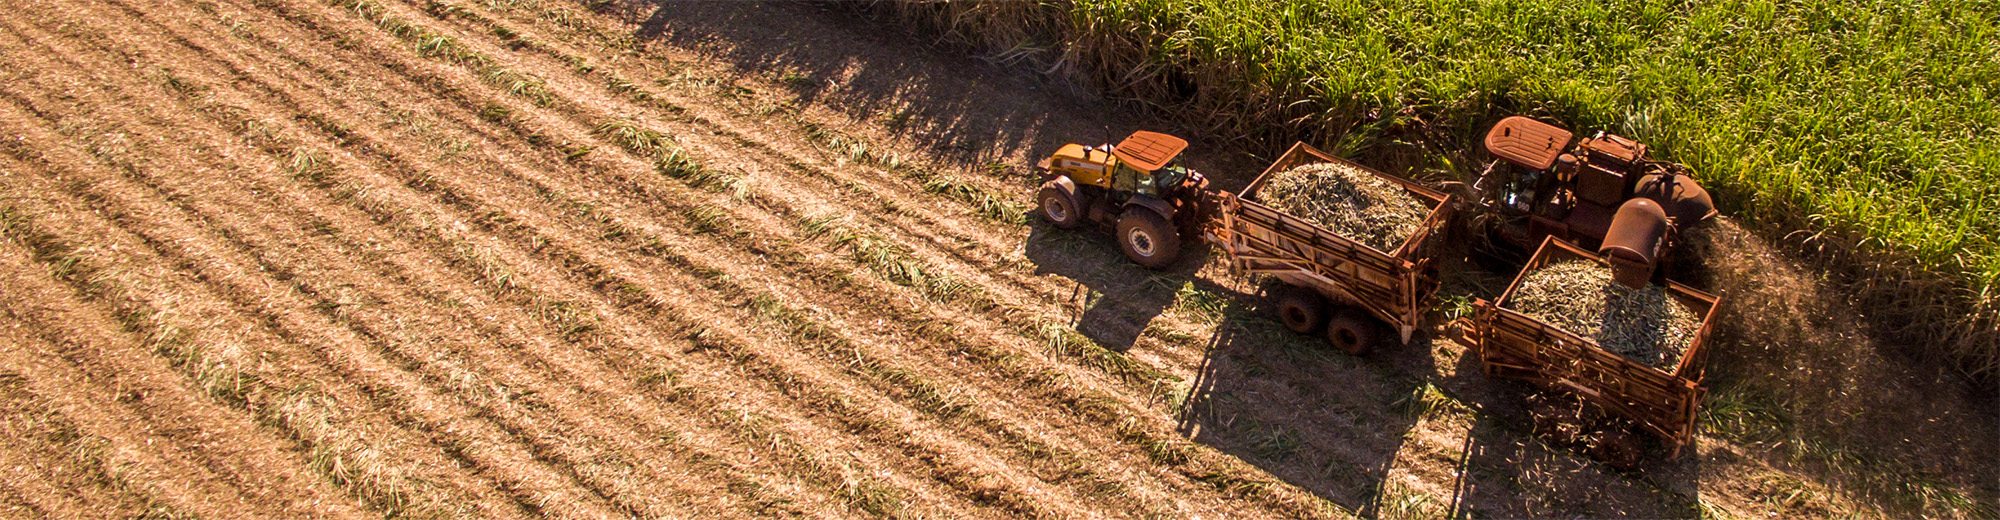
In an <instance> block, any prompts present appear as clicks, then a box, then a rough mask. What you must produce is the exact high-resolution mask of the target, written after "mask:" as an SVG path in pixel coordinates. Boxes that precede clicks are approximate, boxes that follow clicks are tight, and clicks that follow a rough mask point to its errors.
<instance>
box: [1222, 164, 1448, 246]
mask: <svg viewBox="0 0 2000 520" xmlns="http://www.w3.org/2000/svg"><path fill="white" fill-rule="evenodd" d="M1265 182H1266V184H1265V185H1264V188H1263V190H1262V193H1261V194H1260V198H1262V199H1263V202H1264V203H1265V204H1267V205H1270V206H1271V207H1272V208H1274V209H1277V210H1278V211H1283V212H1285V213H1286V214H1290V215H1292V216H1296V217H1299V218H1303V219H1306V220H1310V221H1313V222H1315V223H1318V224H1319V225H1320V226H1321V227H1324V228H1326V229H1327V230H1328V231H1332V232H1334V233H1337V234H1339V235H1340V236H1344V237H1348V238H1352V239H1356V240H1359V241H1361V243H1363V244H1368V245H1369V246H1370V247H1374V248H1375V249H1379V250H1382V251H1395V250H1396V248H1397V247H1399V246H1402V245H1403V242H1404V241H1406V240H1409V239H1410V235H1411V234H1412V233H1415V232H1416V230H1417V226H1419V225H1422V224H1423V222H1424V217H1425V216H1426V215H1427V214H1428V213H1429V211H1428V208H1425V207H1424V205H1423V203H1421V202H1418V201H1417V198H1416V197H1413V196H1411V195H1410V193H1409V191H1408V190H1405V189H1404V188H1403V187H1402V186H1401V185H1399V184H1396V183H1394V182H1390V181H1388V180H1386V179H1383V178H1382V177H1381V176H1378V175H1375V174H1373V173H1369V172H1367V171H1365V170H1362V169H1360V168H1355V167H1353V166H1349V165H1345V164H1337V163H1321V164H1309V165H1305V166H1300V167H1297V168H1292V169H1289V170H1285V171H1281V172H1278V173H1276V174H1273V175H1272V176H1271V178H1270V179H1269V180H1267V181H1265Z"/></svg>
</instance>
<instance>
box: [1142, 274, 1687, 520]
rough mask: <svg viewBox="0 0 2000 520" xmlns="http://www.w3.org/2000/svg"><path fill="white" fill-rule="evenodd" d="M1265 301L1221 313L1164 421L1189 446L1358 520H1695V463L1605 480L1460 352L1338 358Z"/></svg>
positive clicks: (1431, 348)
mask: <svg viewBox="0 0 2000 520" xmlns="http://www.w3.org/2000/svg"><path fill="white" fill-rule="evenodd" d="M1488 285H1495V284H1488ZM1272 287H1273V286H1272V285H1270V284H1268V283H1267V284H1266V285H1264V286H1263V287H1262V288H1261V289H1260V290H1259V291H1258V292H1257V293H1256V294H1242V293H1238V294H1237V295H1236V297H1234V298H1232V299H1231V301H1230V302H1229V303H1228V304H1226V305H1225V306H1224V309H1223V311H1222V313H1223V319H1222V320H1221V321H1220V322H1219V323H1218V326H1217V329H1216V330H1215V334H1214V336H1213V339H1212V340H1211V341H1210V342H1209V344H1208V345H1207V346H1206V351H1205V354H1204V356H1203V359H1202V361H1201V364H1200V366H1199V368H1198V370H1196V372H1195V376H1194V378H1193V380H1192V382H1191V384H1190V387H1189V389H1188V392H1187V395H1186V398H1185V400H1184V401H1182V402H1181V403H1180V405H1179V407H1178V409H1177V410H1176V418H1177V420H1178V423H1179V426H1180V429H1181V431H1182V433H1183V434H1184V435H1186V436H1187V437H1189V438H1190V439H1192V440H1194V441H1196V442H1200V443H1202V444H1205V445H1208V446H1211V447H1213V448H1215V449H1217V450H1219V451H1222V452H1224V453H1227V454H1229V455H1231V456H1234V457H1236V458H1238V459H1240V460H1242V461H1244V462H1247V463H1249V464H1252V465H1254V466H1257V467H1258V468H1261V469H1263V470H1264V471H1266V472H1268V473H1270V474H1271V475H1274V476H1277V477H1279V478H1281V479H1283V480H1285V481H1286V482H1287V483H1290V484H1292V485H1295V486H1298V487H1299V488H1301V489H1304V490H1306V491H1308V492H1311V493H1313V494H1315V495H1317V496H1319V497H1320V498H1322V499H1325V500H1327V501H1329V502H1332V503H1333V504H1335V505H1337V506H1339V507H1341V508H1342V509H1345V510H1347V511H1349V512H1351V513H1353V514H1355V515H1357V516H1360V517H1363V518H1473V517H1478V518H1491V517H1499V518H1540V517H1579V516H1581V517H1589V518H1662V517H1690V516H1696V515H1697V512H1696V511H1695V510H1694V507H1695V503H1694V501H1693V500H1692V499H1688V498H1684V497H1692V496H1696V488H1697V483H1698V480H1697V477H1698V476H1699V474H1700V468H1701V464H1700V461H1699V460H1698V458H1696V457H1682V458H1679V459H1673V460H1668V459H1667V457H1666V456H1665V453H1663V452H1657V453H1654V454H1652V457H1651V459H1649V461H1648V466H1647V467H1646V468H1645V469H1642V470H1641V471H1640V472H1637V473H1620V472H1617V471H1615V470H1612V469H1610V468H1608V467H1606V466H1603V465H1602V464H1599V463H1596V462H1594V461H1591V460H1590V459H1589V458H1588V457H1586V456H1584V455H1583V454H1581V453H1579V452H1578V451H1576V449H1575V448H1573V447H1570V446H1562V445H1555V444H1552V443H1551V441H1548V440H1546V439H1545V438H1544V437H1542V436H1538V435H1536V434H1535V432H1534V422H1533V420H1532V418H1531V417H1530V415H1529V413H1528V411H1527V409H1526V406H1525V405H1524V403H1525V402H1527V400H1528V398H1529V397H1530V396H1531V394H1533V393H1534V392H1535V391H1534V390H1533V389H1532V388H1531V387H1529V386H1527V385H1524V384H1520V383H1515V382H1510V381H1496V380H1492V379H1489V378H1487V377H1486V376H1485V375H1484V374H1483V373H1481V371H1480V366H1479V362H1478V359H1477V357H1476V356H1473V355H1469V354H1467V352H1466V351H1465V350H1464V349H1463V348H1462V347H1460V346H1459V345H1457V344H1455V343H1451V342H1449V340H1446V339H1443V338H1438V337H1435V336H1433V335H1431V334H1430V333H1429V332H1428V331H1424V332H1419V334H1418V335H1417V337H1416V338H1414V339H1413V341H1412V342H1411V343H1410V344H1408V345H1400V344H1397V341H1396V340H1395V339H1394V336H1393V335H1386V337H1385V338H1384V339H1383V340H1382V342H1381V343H1380V344H1378V345H1376V346H1375V351H1374V352H1373V353H1371V354H1368V355H1366V356H1362V357H1356V356H1350V355H1348V354H1346V353H1343V352H1340V351H1338V350H1335V349H1333V348H1332V347H1331V346H1330V345H1328V344H1326V343H1325V342H1324V341H1323V340H1321V339H1320V338H1318V337H1316V336H1302V335H1299V334H1295V333H1292V332H1291V331H1289V330H1287V329H1284V328H1283V327H1282V326H1281V325H1279V324H1278V322H1277V321H1276V320H1275V319H1274V318H1272V317H1271V316H1272V314H1271V311H1270V310H1268V309H1266V308H1264V307H1266V306H1267V305H1268V302H1269V301H1270V298H1269V297H1268V293H1269V292H1270V289H1271V288H1272ZM1497 288H1504V284H1497ZM1458 290H1459V291H1461V292H1464V293H1466V294H1465V295H1468V296H1485V297H1491V296H1492V295H1489V294H1484V293H1480V292H1479V291H1478V290H1475V289H1458ZM1494 292H1497V289H1495V290H1494ZM1656 451H1657V450H1656ZM1440 483H1447V484H1446V485H1448V486H1449V487H1440Z"/></svg>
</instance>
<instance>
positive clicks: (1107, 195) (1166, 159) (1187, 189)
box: [1035, 131, 1208, 269]
mask: <svg viewBox="0 0 2000 520" xmlns="http://www.w3.org/2000/svg"><path fill="white" fill-rule="evenodd" d="M1186 149H1187V141H1186V140H1184V139H1181V138H1178V137H1174V136H1171V135H1167V134H1162V133H1158V132H1146V131H1140V132H1133V133H1132V135H1131V136H1130V137H1126V138H1125V140H1124V141H1120V142H1119V143H1118V144H1116V145H1112V144H1102V145H1098V146H1084V145H1080V144H1074V143H1072V144H1067V145H1063V147H1062V148H1060V149H1057V150H1056V153H1055V154H1053V155H1050V156H1049V158H1047V159H1043V160H1042V161H1041V162H1040V163H1038V164H1036V167H1037V168H1039V169H1041V170H1042V171H1043V172H1044V173H1043V176H1044V181H1043V182H1042V187H1041V190H1040V191H1039V192H1038V193H1036V194H1035V201H1036V203H1037V204H1039V205H1040V207H1041V213H1042V216H1043V217H1045V218H1047V219H1048V220H1049V222H1050V223H1052V224H1054V225H1055V226H1056V227H1058V228H1063V229H1070V228H1074V227H1076V226H1077V225H1079V224H1081V223H1083V222H1084V221H1085V220H1089V221H1092V222H1097V223H1098V224H1101V225H1105V226H1111V227H1113V228H1114V229H1116V235H1115V236H1116V237H1117V238H1118V245H1119V248H1120V249H1122V250H1124V251H1125V256H1126V257H1129V258H1131V259H1132V261H1134V262H1138V263H1139V264H1140V265H1144V266H1146V267H1151V268H1155V269H1159V268H1164V267H1167V266H1169V265H1173V263H1174V261H1175V260H1178V259H1179V258H1180V249H1181V239H1182V237H1184V236H1185V237H1192V236H1197V235H1198V233H1199V231H1198V230H1197V227H1198V225H1199V224H1200V220H1201V213H1202V212H1201V211H1200V210H1199V209H1198V205H1199V204H1200V203H1201V200H1202V199H1201V196H1202V193H1203V192H1204V191H1205V190H1206V189H1207V188H1208V179H1206V178H1204V177H1202V175H1201V173H1199V172H1196V171H1194V170H1191V169H1188V168H1187V167H1185V166H1182V165H1181V164H1180V161H1179V159H1180V154H1181V151H1183V150H1186Z"/></svg>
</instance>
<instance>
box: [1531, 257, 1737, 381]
mask: <svg viewBox="0 0 2000 520" xmlns="http://www.w3.org/2000/svg"><path fill="white" fill-rule="evenodd" d="M1507 303H1508V305H1507V306H1508V307H1511V308H1513V309H1514V310H1517V311H1521V313H1523V314H1527V315H1529V316H1532V317H1534V318H1536V319H1540V320H1542V321H1545V322H1548V323H1549V324H1551V325H1555V326H1557V327H1562V329H1563V330H1567V331H1570V332H1573V333H1576V334H1577V335H1579V336H1583V337H1584V338H1586V339H1589V340H1591V341H1595V342H1597V345H1598V346H1600V347H1604V350H1608V351H1611V352H1612V353H1614V354H1618V355H1621V356H1625V357H1626V358H1627V359H1631V360H1633V361H1637V362H1639V363H1641V364H1645V365H1650V366H1654V367H1659V368H1662V369H1665V370H1669V371H1671V370H1673V367H1675V366H1677V365H1679V364H1680V361H1681V356H1682V355H1685V354H1686V353H1687V349H1688V346H1689V345H1691V344H1693V343H1694V335H1695V332H1696V331H1699V330H1700V329H1701V316H1698V315H1696V314H1695V313H1694V311H1693V310H1691V309H1688V307H1687V305H1686V304H1682V303H1681V302H1680V301H1679V300H1675V299H1674V298H1673V296H1670V295H1668V294H1667V291H1666V289H1665V288H1663V287H1660V286H1659V285H1656V284H1648V285H1646V287H1645V288H1642V289H1633V288H1630V287H1626V286H1625V284H1621V283H1618V281H1617V280H1614V279H1612V276H1611V269H1610V268H1608V267H1605V266H1603V265H1600V264H1598V263H1597V262H1592V261H1589V260H1565V261H1561V262H1555V263H1552V264H1549V265H1546V266H1543V267H1542V268H1541V269H1536V270H1534V271H1529V272H1528V273H1527V275H1526V276H1525V277H1523V278H1522V279H1521V287H1520V288H1519V289H1516V290H1515V292H1514V296H1513V298H1512V299H1510V300H1508V302H1507Z"/></svg>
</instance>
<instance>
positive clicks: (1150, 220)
mask: <svg viewBox="0 0 2000 520" xmlns="http://www.w3.org/2000/svg"><path fill="white" fill-rule="evenodd" d="M1118 247H1119V248H1121V249H1124V250H1125V256H1126V257H1127V258H1131V259H1132V261H1133V262H1137V263H1138V264H1139V265H1143V266H1146V267H1150V268H1153V269H1165V268H1167V266H1170V265H1174V261H1175V260H1179V259H1180V256H1181V235H1180V233H1177V232H1175V230H1174V226H1173V224H1169V223H1167V219H1165V218H1162V217H1161V216H1160V214H1158V213H1154V212H1152V210H1148V209H1146V208H1138V207H1135V208H1129V209H1126V210H1125V214H1124V215H1122V216H1119V217H1118Z"/></svg>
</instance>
